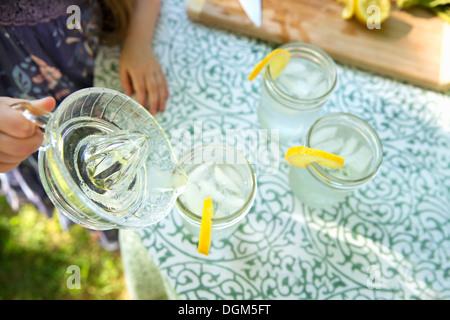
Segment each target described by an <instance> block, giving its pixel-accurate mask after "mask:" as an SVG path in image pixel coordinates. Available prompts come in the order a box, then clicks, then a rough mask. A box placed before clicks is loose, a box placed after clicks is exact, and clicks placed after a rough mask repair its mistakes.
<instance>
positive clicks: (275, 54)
mask: <svg viewBox="0 0 450 320" xmlns="http://www.w3.org/2000/svg"><path fill="white" fill-rule="evenodd" d="M290 57H291V54H290V53H289V51H287V50H284V49H275V50H273V51H272V52H271V53H269V54H268V55H267V56H265V57H264V59H262V60H261V61H260V62H259V63H258V64H257V65H256V66H255V68H254V69H253V71H252V73H250V75H249V76H248V80H250V81H252V80H253V79H255V78H256V76H257V75H258V74H259V73H260V72H261V70H262V69H263V68H264V67H265V66H266V65H269V66H270V73H271V75H272V78H273V79H276V78H277V77H278V76H279V75H280V74H281V73H282V72H283V70H284V68H286V66H287V64H288V63H289V59H290Z"/></svg>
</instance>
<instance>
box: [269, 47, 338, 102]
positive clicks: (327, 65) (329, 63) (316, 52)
mask: <svg viewBox="0 0 450 320" xmlns="http://www.w3.org/2000/svg"><path fill="white" fill-rule="evenodd" d="M279 48H280V49H285V50H287V51H289V52H290V53H291V55H292V54H293V53H294V52H300V53H304V54H308V55H310V56H311V57H314V59H311V58H310V60H312V61H314V62H315V63H316V64H318V65H320V66H321V67H322V68H323V69H324V70H325V71H327V75H328V78H329V79H330V78H331V84H330V86H329V87H328V89H327V91H326V92H325V93H323V94H322V95H320V96H318V97H315V98H312V99H305V98H298V97H294V96H292V95H291V94H289V93H287V92H286V91H285V90H283V89H281V88H279V87H278V86H277V85H276V83H275V81H274V79H273V77H272V74H271V73H270V66H267V68H265V71H264V81H263V82H264V85H267V86H269V88H270V89H272V90H273V91H275V92H276V93H277V95H278V96H280V97H281V98H282V99H284V100H286V101H288V102H291V103H296V104H298V103H303V104H315V103H318V102H320V101H321V100H324V99H325V98H326V97H328V96H329V95H330V94H331V92H333V90H334V88H335V87H336V84H337V72H336V64H335V62H334V60H333V59H332V58H331V57H330V56H329V55H328V54H327V53H326V52H325V51H324V50H322V49H321V48H319V47H317V46H315V45H312V44H309V43H304V42H290V43H287V44H284V45H282V46H280V47H279ZM328 70H331V72H328ZM288 107H289V106H288ZM319 107H320V106H318V107H313V108H311V109H315V108H319ZM290 108H291V109H296V110H297V109H298V108H293V107H290ZM308 109H309V108H308Z"/></svg>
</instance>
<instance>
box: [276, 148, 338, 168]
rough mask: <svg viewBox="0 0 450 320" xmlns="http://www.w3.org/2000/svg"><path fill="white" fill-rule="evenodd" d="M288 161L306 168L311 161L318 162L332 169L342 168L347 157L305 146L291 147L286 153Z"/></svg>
mask: <svg viewBox="0 0 450 320" xmlns="http://www.w3.org/2000/svg"><path fill="white" fill-rule="evenodd" d="M285 159H286V161H287V162H288V163H289V164H290V165H292V166H294V167H297V168H306V167H307V166H309V165H310V164H311V163H318V164H320V165H321V166H324V167H327V168H330V169H342V167H343V166H344V161H345V159H344V158H343V157H341V156H338V155H335V154H333V153H329V152H326V151H322V150H318V149H312V148H308V147H303V146H295V147H291V148H289V150H288V151H287V152H286V155H285Z"/></svg>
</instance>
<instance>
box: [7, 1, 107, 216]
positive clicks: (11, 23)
mask: <svg viewBox="0 0 450 320" xmlns="http://www.w3.org/2000/svg"><path fill="white" fill-rule="evenodd" d="M69 6H70V8H69ZM74 6H76V8H79V10H78V12H79V17H80V19H77V16H76V11H74V10H70V9H72V8H74ZM74 14H75V15H74ZM100 18H101V17H100V10H99V7H98V5H97V4H96V3H95V1H93V0H86V1H82V0H69V1H66V0H47V1H34V0H33V1H32V0H0V96H8V97H15V98H27V99H37V98H42V97H46V96H53V97H54V98H55V99H56V100H57V105H58V103H59V102H61V100H62V99H64V98H65V97H66V96H67V95H68V94H70V93H71V92H74V91H76V90H78V89H81V88H85V87H90V86H92V84H93V71H94V60H95V55H96V52H97V50H98V31H99V23H100V21H101V20H100ZM75 22H79V23H78V24H76V23H75ZM0 130H1V129H0ZM36 160H37V155H36V154H35V155H33V156H30V157H29V158H28V159H27V160H26V161H24V162H23V163H22V164H21V165H20V166H19V167H18V168H16V169H14V170H12V171H10V172H8V173H6V174H0V182H1V190H2V193H3V194H4V195H6V198H7V200H8V202H9V204H10V205H11V207H12V208H13V209H14V210H17V209H18V208H19V206H20V205H21V204H22V203H23V202H32V203H33V204H35V205H36V207H37V208H38V209H39V210H40V211H42V212H44V213H46V214H47V215H49V216H51V215H52V213H53V206H52V204H51V203H50V201H49V199H48V198H47V196H46V194H45V192H44V190H43V188H42V185H41V183H40V180H39V174H38V168H37V161H36Z"/></svg>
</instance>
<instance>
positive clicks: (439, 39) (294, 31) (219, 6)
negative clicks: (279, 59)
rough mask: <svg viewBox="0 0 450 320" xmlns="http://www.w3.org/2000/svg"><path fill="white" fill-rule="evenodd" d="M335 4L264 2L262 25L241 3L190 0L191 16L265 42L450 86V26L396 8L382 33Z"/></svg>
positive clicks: (423, 82)
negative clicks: (312, 49) (307, 46)
mask: <svg viewBox="0 0 450 320" xmlns="http://www.w3.org/2000/svg"><path fill="white" fill-rule="evenodd" d="M342 8H343V6H342V4H340V3H337V1H335V0H262V26H261V27H260V28H258V27H256V26H255V25H253V23H252V22H251V21H250V19H249V18H248V17H247V15H246V14H245V12H244V10H243V9H242V7H241V5H240V3H239V0H187V2H186V11H187V14H188V16H189V17H190V18H191V19H192V20H195V21H199V22H202V23H205V24H207V25H211V26H219V27H224V28H226V29H229V30H233V31H237V32H239V33H243V34H246V35H250V36H253V37H257V38H260V39H263V40H266V41H270V42H274V43H277V44H283V43H287V42H293V41H302V42H308V43H312V44H314V45H316V46H318V47H320V48H322V49H323V50H325V51H326V52H327V53H328V54H329V55H330V56H331V57H333V59H335V60H336V61H338V62H341V63H344V64H350V65H354V66H358V67H361V68H363V69H366V70H369V71H372V72H375V73H379V74H382V75H387V76H391V77H393V78H396V79H399V80H403V81H407V82H410V83H413V84H416V85H419V86H423V87H426V88H431V89H434V90H438V91H442V90H446V89H448V88H450V24H449V23H447V22H445V21H444V20H442V19H441V18H439V17H437V16H435V15H434V14H433V13H431V12H428V11H427V10H425V9H422V8H413V9H410V10H408V11H405V10H399V9H397V8H395V7H394V6H393V8H392V12H391V16H390V17H389V19H388V20H386V21H385V22H383V24H382V25H381V29H369V28H367V26H366V25H364V24H362V23H360V22H358V21H356V19H351V20H343V19H342V18H341V11H342Z"/></svg>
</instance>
